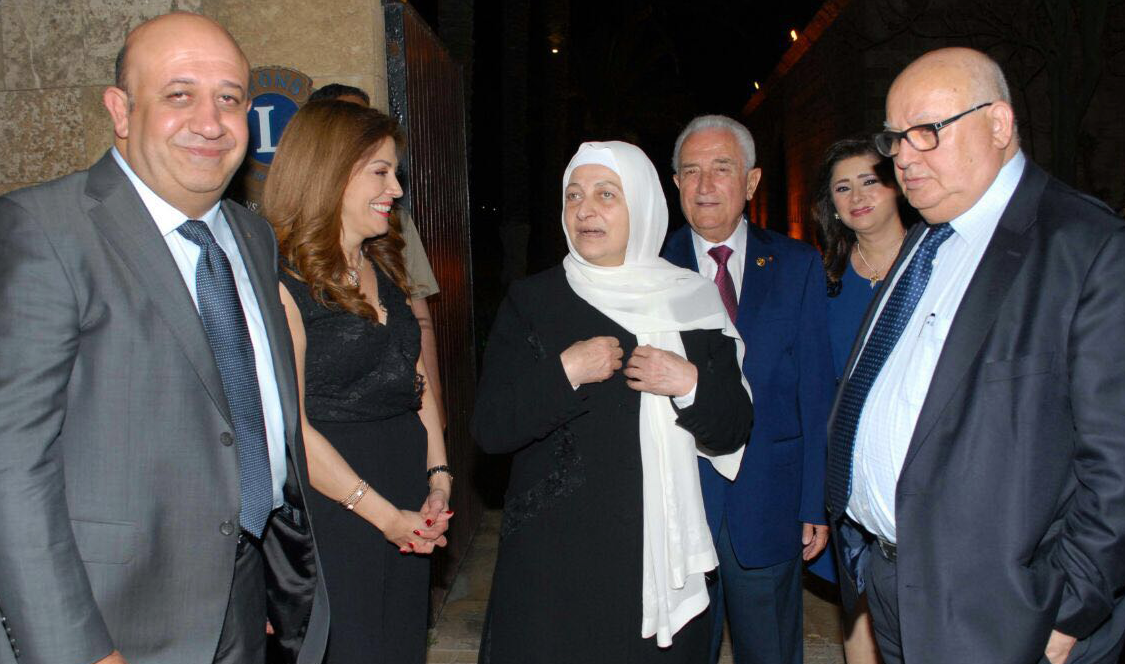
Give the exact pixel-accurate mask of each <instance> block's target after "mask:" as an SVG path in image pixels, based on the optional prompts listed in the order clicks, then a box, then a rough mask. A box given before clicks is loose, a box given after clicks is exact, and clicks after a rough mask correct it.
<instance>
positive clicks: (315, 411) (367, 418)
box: [263, 101, 452, 664]
mask: <svg viewBox="0 0 1125 664" xmlns="http://www.w3.org/2000/svg"><path fill="white" fill-rule="evenodd" d="M398 141H399V135H398V128H397V125H396V123H395V122H394V120H392V119H390V118H389V117H387V116H386V115H384V114H383V113H380V112H379V111H377V110H374V109H367V108H363V107H361V106H357V105H355V104H350V103H347V102H341V101H321V102H313V103H310V104H307V105H306V106H305V107H304V108H302V109H301V110H300V111H299V112H298V113H297V114H296V115H295V116H294V117H293V119H292V120H291V121H290V122H289V125H288V126H287V127H286V130H285V134H284V135H283V137H282V140H281V143H280V145H279V146H278V150H277V154H276V156H275V157H274V160H273V164H272V166H271V168H270V175H269V179H268V180H267V182H266V190H265V196H264V201H263V208H264V212H265V214H266V216H267V218H268V219H269V220H270V222H271V223H272V224H273V226H274V229H275V230H276V232H277V237H278V243H279V245H280V253H281V266H280V270H279V273H280V279H281V285H280V292H281V300H282V303H283V304H284V305H285V313H286V315H287V317H288V319H289V329H290V331H291V332H292V335H293V347H294V354H295V357H296V364H297V374H298V384H299V386H300V388H301V391H300V395H301V406H302V408H301V412H302V421H301V430H302V433H303V435H304V439H305V449H306V451H307V454H308V463H309V476H310V478H311V481H312V485H313V487H315V488H316V489H317V491H318V492H319V494H313V495H311V496H310V497H309V510H310V513H311V518H312V522H313V524H314V525H313V527H314V528H315V532H316V537H317V544H318V547H319V551H320V558H321V563H322V567H323V569H324V580H325V584H326V586H327V589H328V598H329V603H330V605H331V607H332V630H331V633H330V635H329V642H328V654H327V657H326V658H325V660H324V661H325V662H326V664H358V663H360V662H363V663H386V664H421V663H422V662H423V661H424V658H425V649H426V614H427V599H428V595H429V584H428V580H429V559H428V558H427V557H425V556H424V555H421V554H428V553H430V552H432V551H433V548H434V547H435V546H444V545H445V537H444V535H443V533H444V532H445V530H446V529H447V528H448V521H449V518H450V516H451V515H452V512H450V511H449V505H448V500H449V493H450V488H451V483H452V475H450V473H449V469H448V467H447V466H446V456H445V444H444V441H443V439H442V433H441V426H440V424H438V420H437V415H436V409H435V404H434V401H433V397H432V396H431V394H430V392H429V390H426V389H425V370H424V368H423V365H422V363H421V362H420V361H419V359H418V355H419V343H420V332H419V328H418V322H417V321H416V320H415V318H414V315H413V314H412V313H411V310H410V305H409V301H408V300H407V295H406V293H407V290H406V279H405V271H404V269H403V260H402V255H401V249H402V244H403V242H402V238H401V236H400V235H399V234H398V231H397V229H396V228H395V223H394V219H393V212H392V209H393V205H394V201H395V199H397V198H398V197H399V196H401V195H402V189H401V188H400V187H399V184H398V180H397V179H396V177H395V169H396V168H397V166H398V158H397V156H396V150H397V147H398V144H397V143H398ZM427 479H428V483H427ZM415 510H417V511H415ZM357 517H358V518H357Z"/></svg>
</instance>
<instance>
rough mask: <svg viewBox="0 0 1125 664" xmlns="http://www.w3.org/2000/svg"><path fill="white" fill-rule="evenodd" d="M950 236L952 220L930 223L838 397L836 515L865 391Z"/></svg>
mask: <svg viewBox="0 0 1125 664" xmlns="http://www.w3.org/2000/svg"><path fill="white" fill-rule="evenodd" d="M951 235H953V227H952V226H950V225H949V224H948V223H946V224H937V225H935V226H931V227H930V229H929V232H928V233H927V234H926V237H925V238H923V239H922V242H921V244H919V245H918V251H916V252H914V256H913V258H911V259H910V264H909V265H907V266H906V269H905V270H903V272H902V276H901V277H899V279H898V282H897V283H895V286H894V290H893V291H891V294H890V297H888V298H887V303H886V304H885V305H884V306H883V310H882V311H881V312H880V313H879V319H878V320H876V321H875V325H874V327H872V328H871V334H870V335H869V336H868V338H867V344H866V345H865V346H864V347H863V352H862V353H861V354H860V356H859V360H858V361H856V363H855V368H854V369H853V370H852V374H851V377H850V378H848V382H847V383H846V385H845V387H844V393H843V394H842V395H841V396H840V405H839V406H838V407H837V408H836V420H835V426H833V427H832V438H831V440H830V441H829V444H828V506H829V508H830V509H831V510H832V512H833V514H836V515H840V514H843V513H844V510H845V509H846V508H847V505H848V498H849V497H850V496H851V490H852V486H851V484H852V464H853V461H854V458H853V457H854V452H855V434H856V429H857V428H858V427H859V418H860V415H862V414H863V405H864V403H865V402H866V401H867V395H868V393H869V392H870V391H871V386H872V385H874V384H875V379H876V378H878V377H879V372H880V371H882V369H883V365H884V364H886V362H887V357H889V356H890V354H891V351H892V350H894V347H895V344H897V343H898V338H899V337H900V336H901V335H902V331H903V329H905V328H906V324H907V323H908V322H909V321H910V318H911V316H912V315H913V314H914V308H915V307H917V306H918V300H919V299H921V298H922V293H924V292H925V290H926V284H928V283H929V281H930V273H931V272H932V271H933V265H934V257H935V256H936V255H937V250H938V247H940V246H941V244H942V243H943V242H945V241H946V240H947V239H949V237H950V236H951Z"/></svg>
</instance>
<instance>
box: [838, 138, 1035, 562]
mask: <svg viewBox="0 0 1125 664" xmlns="http://www.w3.org/2000/svg"><path fill="white" fill-rule="evenodd" d="M1024 164H1025V158H1024V156H1023V153H1022V152H1017V153H1016V155H1015V157H1013V158H1012V159H1011V160H1010V161H1009V162H1008V163H1007V164H1005V165H1004V167H1003V168H1001V169H1000V173H999V174H998V175H997V176H996V179H995V180H993V182H992V185H991V186H989V188H988V190H987V191H986V192H985V193H984V196H982V197H981V198H980V200H979V201H977V202H976V203H975V204H974V205H973V207H971V208H969V209H968V210H967V211H966V212H964V213H963V214H961V215H960V216H959V217H957V218H955V219H953V220H952V221H950V222H949V224H950V225H951V226H952V227H953V231H954V232H953V235H951V236H950V237H949V238H948V239H947V240H946V241H945V242H944V243H943V244H942V245H941V246H940V247H939V248H938V251H937V255H936V257H935V258H934V262H933V272H931V274H930V281H929V283H928V284H927V285H926V290H925V292H923V293H922V298H921V299H920V300H919V301H918V305H917V306H916V307H915V308H914V313H913V315H911V317H910V321H909V322H907V324H906V328H905V329H903V331H902V336H900V337H899V339H898V342H897V343H896V344H895V347H894V349H893V350H892V351H891V354H890V355H889V356H888V357H887V361H886V364H884V365H883V368H882V370H881V371H880V372H879V376H878V377H877V378H876V379H875V382H874V384H872V386H871V391H870V392H869V393H868V395H867V401H866V402H865V403H864V406H863V413H862V414H861V415H860V418H859V426H858V428H857V429H856V439H855V454H854V459H855V460H854V464H853V467H852V492H851V498H850V499H849V500H848V509H847V513H848V515H849V516H850V517H851V518H853V519H855V520H856V521H857V522H858V523H859V524H860V525H862V526H863V527H864V528H865V529H867V530H868V531H869V532H871V533H873V534H874V535H877V536H879V537H881V538H883V539H885V540H887V541H888V542H895V541H896V531H895V488H896V487H897V485H898V477H899V473H900V472H901V471H902V463H903V461H904V460H905V458H906V452H907V448H908V447H909V446H910V439H911V437H912V436H913V435H914V426H915V424H916V423H917V421H918V414H919V413H920V412H921V410H922V404H923V402H924V401H925V400H926V394H927V392H929V389H930V380H931V379H932V378H933V375H934V369H935V368H936V366H937V362H938V358H939V357H940V356H941V351H942V348H943V347H944V346H945V339H946V337H947V336H948V335H949V328H950V326H951V324H952V323H953V317H954V315H956V313H957V309H958V307H960V305H961V299H962V297H964V295H965V291H966V289H968V287H969V282H970V281H971V280H972V278H973V274H974V273H975V272H976V269H977V266H978V265H979V264H980V260H981V257H982V256H983V255H984V250H985V248H987V247H988V242H989V240H991V239H992V234H993V232H994V231H995V230H996V226H997V224H999V223H1000V216H1001V215H1002V214H1003V213H1004V208H1006V207H1007V206H1008V201H1009V200H1010V199H1011V197H1012V193H1013V192H1015V190H1016V185H1018V184H1019V180H1020V177H1021V176H1022V175H1023V170H1024ZM930 232H932V231H930ZM920 244H921V242H917V243H915V245H914V247H913V248H912V249H911V253H910V256H908V258H907V260H905V261H903V263H902V265H903V268H900V270H899V272H898V273H896V274H895V276H894V281H893V282H892V285H891V288H888V289H887V290H886V291H885V292H884V294H883V298H882V300H881V301H880V303H879V311H880V313H881V312H882V308H883V306H884V304H885V303H886V300H887V296H888V295H889V294H890V292H891V291H892V290H893V289H894V285H895V284H897V282H898V278H899V276H901V273H902V270H903V269H904V268H905V266H906V265H908V264H909V260H910V258H912V257H913V254H914V253H915V252H916V251H917V249H918V246H919V245H920ZM868 334H869V335H870V330H868ZM865 343H866V342H865Z"/></svg>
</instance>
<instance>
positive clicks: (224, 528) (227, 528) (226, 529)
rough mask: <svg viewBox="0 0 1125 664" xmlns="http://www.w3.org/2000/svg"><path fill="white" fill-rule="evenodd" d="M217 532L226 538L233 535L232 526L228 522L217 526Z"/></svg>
mask: <svg viewBox="0 0 1125 664" xmlns="http://www.w3.org/2000/svg"><path fill="white" fill-rule="evenodd" d="M219 532H220V533H222V534H224V535H226V536H228V537H229V536H231V535H233V534H234V524H233V523H231V522H230V521H224V522H223V523H222V524H221V525H219Z"/></svg>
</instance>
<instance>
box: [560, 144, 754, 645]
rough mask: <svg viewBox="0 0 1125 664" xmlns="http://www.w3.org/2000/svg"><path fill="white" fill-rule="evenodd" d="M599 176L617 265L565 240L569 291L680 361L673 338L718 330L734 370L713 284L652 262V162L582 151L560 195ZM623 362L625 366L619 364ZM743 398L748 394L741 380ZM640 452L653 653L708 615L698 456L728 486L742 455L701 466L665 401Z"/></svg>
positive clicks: (659, 203) (647, 414)
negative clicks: (625, 235)
mask: <svg viewBox="0 0 1125 664" xmlns="http://www.w3.org/2000/svg"><path fill="white" fill-rule="evenodd" d="M588 164H597V165H600V166H605V167H607V168H609V169H610V170H612V171H613V172H614V173H616V174H617V175H618V177H620V178H621V186H622V189H624V193H625V202H626V204H627V206H628V209H629V244H628V247H627V248H626V250H625V264H624V265H621V266H619V267H599V266H596V265H593V264H591V263H589V262H587V261H586V259H584V258H582V256H580V255H579V254H578V252H577V251H575V249H574V243H573V242H571V239H570V234H569V233H566V212H565V204H566V201H565V196H564V201H563V205H564V212H563V232H564V233H565V234H566V236H567V240H566V241H567V246H568V247H569V248H570V254H569V255H568V256H567V257H566V258H564V259H563V268H564V269H565V270H566V279H567V282H568V283H569V284H570V287H571V288H572V289H573V290H574V292H575V293H577V294H578V296H579V297H581V298H582V299H583V300H585V301H586V302H588V303H590V305H592V306H593V307H594V308H595V309H597V310H598V311H601V312H602V313H603V314H605V315H606V316H607V317H609V318H610V319H611V320H613V321H614V322H616V323H617V324H618V325H620V326H621V327H623V328H625V329H626V330H628V331H629V332H631V333H633V334H635V335H636V336H637V344H638V345H644V344H648V345H651V346H655V347H657V348H661V349H663V350H667V351H671V352H673V353H676V354H678V355H680V356H681V357H683V356H685V353H684V344H683V341H682V340H681V339H680V332H682V331H684V330H722V332H723V334H725V335H726V336H728V337H732V338H733V339H734V340H735V344H736V346H737V349H738V362H739V367H741V366H742V357H743V352H744V348H743V344H742V339H741V338H740V337H739V335H738V331H737V330H735V328H734V325H733V323H731V320H730V317H729V316H728V315H727V312H726V309H725V308H724V307H723V303H722V300H721V299H720V297H719V290H718V288H717V287H716V286H715V284H714V283H712V282H710V281H708V280H707V279H705V278H703V277H701V276H699V275H698V274H696V273H695V272H692V271H691V270H685V269H683V268H679V267H676V266H675V265H672V264H671V263H669V262H668V261H666V260H664V259H663V258H660V257H659V253H660V247H661V245H662V244H663V243H664V235H665V233H667V231H668V206H667V203H666V202H665V200H664V191H663V190H662V189H661V187H660V179H659V177H658V176H657V174H656V168H654V167H653V165H652V162H651V161H649V159H648V157H646V156H645V154H644V152H642V151H641V150H640V149H639V148H637V147H636V146H633V145H630V144H628V143H622V142H619V141H610V142H605V143H583V144H582V145H581V146H580V147H579V148H578V153H577V154H575V155H574V157H573V158H572V159H571V160H570V164H569V165H567V167H566V172H565V173H563V189H564V191H565V189H566V186H567V184H569V182H570V175H571V173H572V172H573V171H574V169H575V168H578V167H579V166H585V165H588ZM626 359H628V358H626ZM743 387H745V388H746V390H747V392H749V391H750V387H749V386H748V385H747V384H746V381H745V379H743ZM640 439H641V440H640V445H641V470H642V475H643V479H642V489H643V493H642V496H643V498H644V576H643V581H642V588H643V592H642V597H641V602H642V612H641V636H642V637H643V638H648V637H651V636H654V635H655V636H656V643H657V645H659V646H661V647H668V646H670V645H672V635H673V634H675V633H676V632H677V631H679V630H680V628H681V627H683V626H684V625H685V624H687V622H688V621H689V620H691V619H692V618H694V617H695V616H696V615H698V614H700V613H702V612H703V610H704V609H706V608H707V602H708V597H707V586H706V584H705V582H704V578H703V575H704V573H705V572H707V571H709V570H712V569H714V568H715V567H717V566H718V564H719V561H718V556H717V555H716V553H715V547H714V545H713V543H712V542H711V532H710V530H708V527H707V517H706V515H705V514H704V511H703V494H702V491H701V489H700V484H699V471H698V468H697V467H696V462H695V458H696V455H697V454H698V455H700V456H704V457H706V458H708V459H710V461H711V463H712V464H714V466H715V469H716V470H718V471H719V472H720V473H722V474H723V475H724V476H725V477H727V478H728V479H731V480H733V479H734V478H735V476H736V475H737V474H738V466H739V464H740V463H741V461H742V452H743V448H742V447H739V448H738V450H737V451H736V452H733V453H730V454H725V455H721V456H714V457H712V456H708V455H706V454H704V453H703V452H702V451H699V449H698V448H697V447H696V444H695V438H694V437H693V436H692V435H691V434H690V433H688V432H687V431H686V430H684V429H682V428H680V427H679V426H677V425H676V413H675V411H674V410H673V409H672V404H671V400H670V399H669V398H668V397H662V396H658V395H655V394H649V393H648V392H642V393H641V410H640Z"/></svg>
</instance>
